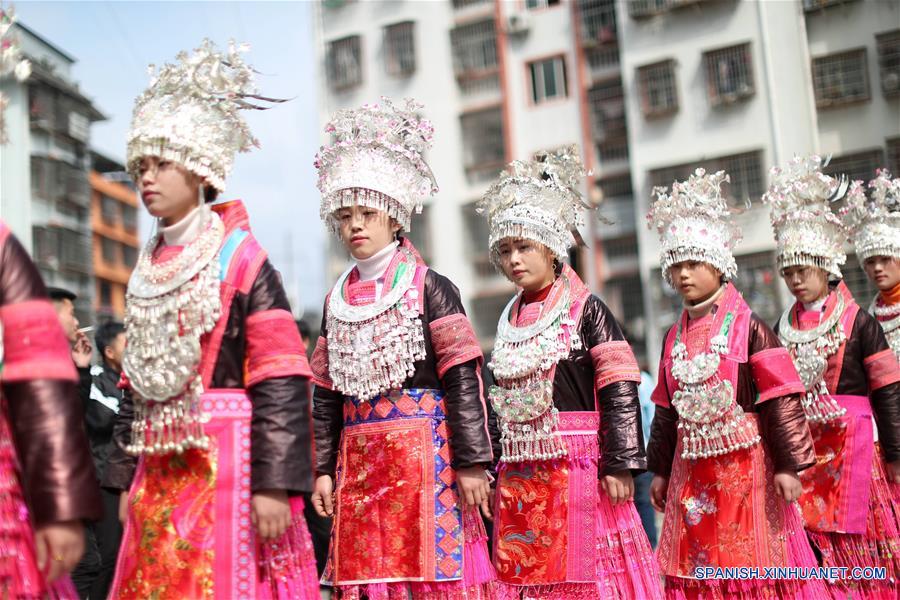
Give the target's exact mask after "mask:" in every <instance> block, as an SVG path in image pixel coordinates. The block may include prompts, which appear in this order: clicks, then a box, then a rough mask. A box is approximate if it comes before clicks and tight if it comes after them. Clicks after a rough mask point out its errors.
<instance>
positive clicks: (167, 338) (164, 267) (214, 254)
mask: <svg viewBox="0 0 900 600" xmlns="http://www.w3.org/2000/svg"><path fill="white" fill-rule="evenodd" d="M224 234H225V226H224V225H223V224H222V220H221V219H220V218H219V216H218V215H217V214H216V213H213V212H209V213H208V216H207V222H206V224H205V226H204V228H203V231H202V232H201V233H200V235H199V236H198V237H197V239H195V240H194V241H193V242H191V243H190V244H188V245H186V246H185V247H184V249H183V250H182V251H181V252H180V253H179V254H178V255H177V256H176V257H174V258H172V259H171V260H168V261H165V262H163V263H161V264H154V262H153V259H152V256H153V252H154V251H155V250H156V247H157V244H158V243H159V239H160V236H161V234H160V233H159V232H157V233H156V235H154V236H153V237H152V238H151V239H150V241H149V242H148V243H147V246H146V247H145V248H144V250H143V252H142V253H141V256H140V258H139V259H138V263H137V266H136V267H135V270H134V272H133V273H132V275H131V279H130V281H129V283H128V291H127V294H126V311H125V328H126V331H127V334H128V345H127V346H126V349H125V356H124V358H123V360H122V370H123V371H124V373H125V375H126V376H127V377H128V380H129V382H130V384H131V388H132V390H134V406H135V416H134V423H133V425H132V431H131V444H130V445H129V446H128V447H127V448H126V450H127V451H128V452H129V453H131V454H160V453H167V452H173V451H174V452H183V451H184V450H187V449H189V448H204V449H205V448H207V447H208V439H207V437H206V435H205V433H204V432H203V423H204V422H205V421H206V420H207V417H206V416H204V415H203V414H202V413H201V411H200V405H199V399H200V395H201V394H202V393H203V383H202V381H201V377H200V373H199V365H200V338H201V336H203V335H204V334H206V333H209V332H210V331H212V330H213V328H214V327H215V325H216V322H217V321H218V320H219V317H220V315H221V312H222V301H221V297H220V283H219V274H220V265H219V251H220V248H221V246H222V240H223V237H224Z"/></svg>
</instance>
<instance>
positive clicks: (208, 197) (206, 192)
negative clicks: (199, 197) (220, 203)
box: [203, 185, 219, 204]
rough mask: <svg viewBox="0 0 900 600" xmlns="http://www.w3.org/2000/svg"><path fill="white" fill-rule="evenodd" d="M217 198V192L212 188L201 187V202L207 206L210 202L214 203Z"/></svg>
mask: <svg viewBox="0 0 900 600" xmlns="http://www.w3.org/2000/svg"><path fill="white" fill-rule="evenodd" d="M218 197H219V190H217V189H216V188H214V187H213V186H211V185H207V186H204V187H203V201H204V202H206V203H207V204H209V203H210V202H215V201H216V198H218Z"/></svg>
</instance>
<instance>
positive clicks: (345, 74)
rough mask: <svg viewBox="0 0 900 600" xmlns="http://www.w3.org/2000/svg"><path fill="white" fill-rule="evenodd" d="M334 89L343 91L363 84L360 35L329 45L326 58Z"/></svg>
mask: <svg viewBox="0 0 900 600" xmlns="http://www.w3.org/2000/svg"><path fill="white" fill-rule="evenodd" d="M326 63H327V64H326V68H327V71H328V81H329V83H330V84H331V87H332V89H335V90H342V89H346V88H349V87H353V86H355V85H359V84H360V83H362V44H361V43H360V37H359V36H358V35H352V36H349V37H345V38H341V39H339V40H334V41H332V42H329V43H328V53H327V58H326Z"/></svg>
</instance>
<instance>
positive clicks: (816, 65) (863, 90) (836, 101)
mask: <svg viewBox="0 0 900 600" xmlns="http://www.w3.org/2000/svg"><path fill="white" fill-rule="evenodd" d="M812 71H813V90H814V92H815V95H816V106H817V107H818V108H830V107H834V106H840V105H842V104H847V103H849V102H856V101H860V100H868V99H869V74H868V71H867V69H866V49H865V48H858V49H856V50H848V51H846V52H839V53H837V54H830V55H828V56H821V57H819V58H814V59H813V61H812Z"/></svg>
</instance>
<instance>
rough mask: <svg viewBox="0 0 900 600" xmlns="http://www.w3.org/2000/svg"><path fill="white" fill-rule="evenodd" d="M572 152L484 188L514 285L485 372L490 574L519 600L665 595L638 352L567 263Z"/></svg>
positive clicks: (512, 170) (572, 221) (573, 216)
mask: <svg viewBox="0 0 900 600" xmlns="http://www.w3.org/2000/svg"><path fill="white" fill-rule="evenodd" d="M584 175H585V171H584V167H583V166H582V163H581V157H580V156H579V153H578V148H577V147H576V146H567V147H564V148H561V149H559V150H557V151H555V152H545V153H539V154H538V156H537V158H536V159H535V160H533V161H515V162H513V163H512V164H511V165H509V168H508V170H507V171H505V172H503V173H501V175H500V177H499V179H498V180H497V181H495V182H494V183H493V184H492V185H491V186H490V187H489V188H488V190H487V192H486V193H485V195H484V197H483V198H482V200H481V202H480V203H479V206H478V208H479V210H480V211H481V212H482V213H483V214H484V215H485V216H486V218H487V221H488V229H489V239H488V247H489V248H490V256H491V262H492V263H493V264H494V266H495V267H496V268H497V269H498V270H499V271H501V272H502V273H503V274H504V275H505V276H506V278H507V279H509V280H510V281H512V282H513V283H514V284H516V286H517V287H518V288H519V290H520V291H519V292H518V293H517V294H516V295H515V296H513V298H512V299H510V301H509V303H508V304H507V305H506V308H505V309H504V311H503V313H502V314H501V316H500V321H499V322H498V324H497V335H496V342H495V345H494V350H493V352H492V353H491V362H490V363H489V364H488V367H489V368H490V370H491V373H492V375H493V377H494V380H495V381H496V385H493V386H491V387H490V391H489V396H490V401H491V406H492V407H493V409H494V412H496V414H497V422H498V424H499V428H498V429H499V430H498V431H497V432H496V433H495V435H498V436H499V438H500V447H501V453H500V456H499V457H498V460H499V466H498V469H497V485H496V504H495V510H494V513H495V520H494V538H495V539H494V565H495V567H496V569H497V576H498V578H499V579H500V581H501V582H503V584H504V585H505V586H506V587H507V590H508V591H510V592H512V595H513V597H516V598H520V597H521V598H607V597H609V598H612V597H620V598H646V599H648V600H649V599H652V598H662V588H661V586H660V581H659V568H658V566H657V564H656V559H655V557H654V556H653V551H652V549H651V547H650V543H649V540H648V539H647V535H646V534H645V532H644V529H643V526H642V525H641V520H640V517H639V516H638V513H637V509H636V508H635V505H634V479H633V478H634V476H635V475H637V474H640V473H641V472H643V471H644V469H646V466H647V462H646V457H645V455H644V441H643V433H642V428H641V416H640V403H639V400H638V391H637V384H638V383H639V382H640V379H641V375H640V369H638V364H637V361H636V360H635V357H634V353H633V352H632V350H631V346H630V345H629V344H628V342H627V341H626V340H625V336H624V335H623V334H622V330H621V328H620V327H619V324H618V323H617V322H616V319H615V317H613V315H612V313H611V312H610V310H609V308H607V306H606V305H605V304H604V303H603V302H602V301H601V300H600V299H599V298H597V297H596V296H594V295H592V294H591V292H590V290H589V289H588V287H587V286H586V285H585V284H584V282H582V281H581V278H579V276H578V274H577V273H576V272H575V271H574V269H572V268H571V267H570V266H569V265H568V264H566V262H565V260H566V258H567V257H568V254H569V249H570V248H572V247H574V246H575V245H576V244H577V243H578V241H579V240H580V239H581V237H580V234H579V233H578V228H579V227H580V226H583V225H584V216H583V212H584V210H583V209H584V208H586V207H587V206H588V205H586V204H585V203H584V201H583V199H582V196H581V192H580V189H581V187H582V185H583V179H584Z"/></svg>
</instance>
